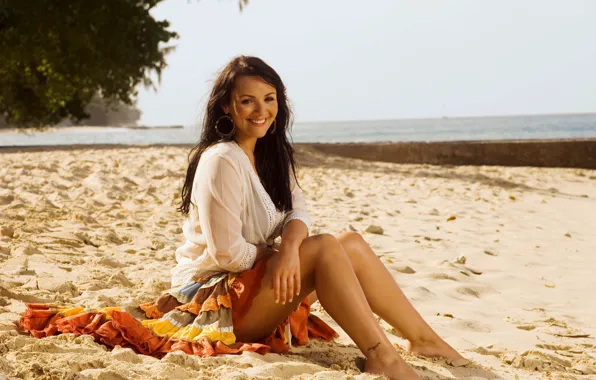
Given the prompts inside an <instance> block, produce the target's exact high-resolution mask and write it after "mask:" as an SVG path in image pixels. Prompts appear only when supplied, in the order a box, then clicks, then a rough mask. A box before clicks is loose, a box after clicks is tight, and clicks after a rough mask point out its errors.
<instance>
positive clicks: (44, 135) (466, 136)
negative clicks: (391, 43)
mask: <svg viewBox="0 0 596 380" xmlns="http://www.w3.org/2000/svg"><path fill="white" fill-rule="evenodd" d="M199 135H200V129H199V128H197V127H192V126H188V127H183V128H158V129H151V128H149V129H129V128H109V127H107V128H101V129H99V128H94V129H84V128H82V129H80V130H77V129H76V128H68V129H63V130H61V129H56V130H53V131H48V132H37V133H32V134H23V133H14V132H8V131H0V146H40V145H41V146H47V145H89V144H127V145H128V144H135V145H151V144H194V143H196V142H197V141H198V138H199ZM291 136H292V140H293V141H294V142H296V143H345V142H399V141H474V140H476V141H477V140H527V139H531V140H543V139H574V138H596V114H566V115H528V116H495V117H457V118H440V119H400V120H370V121H337V122H313V123H297V124H295V125H294V126H293V128H292V133H291Z"/></svg>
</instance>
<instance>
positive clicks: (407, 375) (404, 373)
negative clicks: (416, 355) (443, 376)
mask: <svg viewBox="0 0 596 380" xmlns="http://www.w3.org/2000/svg"><path fill="white" fill-rule="evenodd" d="M364 372H367V373H376V374H382V375H385V376H387V377H388V378H389V379H391V380H420V377H419V376H418V375H417V374H416V372H414V370H413V369H412V368H411V367H410V366H409V365H408V363H406V362H405V361H404V360H403V359H402V358H400V357H397V359H390V360H379V359H375V358H369V359H366V361H365V363H364Z"/></svg>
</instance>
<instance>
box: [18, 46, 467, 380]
mask: <svg viewBox="0 0 596 380" xmlns="http://www.w3.org/2000/svg"><path fill="white" fill-rule="evenodd" d="M290 124H291V111H290V107H289V105H288V100H287V98H286V92H285V87H284V85H283V83H282V81H281V79H280V77H279V76H278V74H277V73H276V72H275V71H274V70H273V69H272V68H271V67H269V66H268V65H267V64H266V63H264V62H263V61H262V60H260V59H258V58H255V57H245V56H240V57H237V58H235V59H233V60H232V61H231V62H230V63H229V64H228V65H227V66H226V67H225V68H224V69H223V71H222V72H221V73H220V74H219V76H218V78H217V80H216V81H215V84H214V86H213V90H212V92H211V96H210V99H209V102H208V104H207V110H206V116H205V120H204V125H203V132H202V136H201V141H200V142H199V144H198V145H197V146H196V147H195V148H194V149H193V150H192V151H191V155H190V164H189V167H188V170H187V173H186V180H185V183H184V186H183V190H182V203H181V205H180V207H179V210H180V211H181V212H182V213H184V214H186V215H188V219H187V220H186V222H185V223H184V226H183V232H184V235H185V238H186V243H185V244H184V245H183V246H181V247H180V248H178V249H177V251H176V260H177V262H178V264H177V265H176V266H175V267H174V268H173V269H172V286H173V288H172V289H170V290H169V291H168V292H166V293H164V294H163V295H162V296H161V297H159V298H158V299H157V300H156V301H155V302H153V303H149V304H144V305H141V306H140V307H141V309H142V310H143V311H144V312H145V314H146V316H147V317H148V318H149V319H147V320H144V321H141V322H138V321H137V320H135V319H134V318H133V317H132V315H130V314H128V313H126V312H123V311H121V310H120V309H119V308H112V309H109V310H107V309H103V310H95V311H92V312H83V310H82V309H81V308H70V309H68V308H60V307H58V306H55V305H28V308H29V310H28V311H27V312H26V313H25V314H24V315H23V317H22V319H21V326H23V328H25V329H27V330H29V331H31V332H32V334H33V335H34V336H39V337H42V336H47V335H53V334H56V333H60V332H75V333H86V334H92V335H94V336H95V337H96V340H98V341H100V342H103V343H105V344H107V345H111V346H114V345H115V344H120V345H124V346H128V347H132V348H134V349H135V350H136V351H137V352H141V353H145V354H149V355H154V356H157V357H161V356H163V355H165V353H166V352H169V351H173V350H183V351H185V352H187V353H190V354H198V355H215V354H218V353H237V352H240V351H245V350H249V351H258V352H261V353H265V352H268V351H269V350H271V351H273V352H284V351H287V350H288V348H289V345H291V342H292V337H294V338H295V340H296V341H297V342H298V343H299V344H304V343H306V342H307V341H308V337H309V336H310V337H320V338H323V339H327V340H330V339H332V338H333V337H335V336H336V334H335V332H334V331H333V330H332V329H331V328H330V327H329V326H327V325H326V324H325V323H324V322H322V321H321V320H320V319H318V318H316V317H315V316H314V315H311V314H310V312H309V308H310V304H311V303H312V302H314V301H315V300H317V298H318V299H319V301H320V303H321V305H322V306H323V307H324V308H325V310H326V311H327V312H328V313H329V315H330V316H331V317H332V318H333V319H334V320H335V321H336V322H337V323H338V324H339V325H340V326H341V328H342V329H344V330H345V331H346V333H347V334H348V335H349V336H350V337H351V338H352V339H353V340H354V342H355V343H356V345H357V346H358V347H359V348H360V350H361V351H362V353H363V354H364V356H365V357H366V362H365V365H364V369H365V370H366V371H367V372H372V373H384V374H386V375H387V376H389V377H390V378H391V379H417V378H418V376H417V375H416V373H415V372H414V371H413V370H412V369H411V368H410V367H409V366H408V365H407V364H406V363H405V361H404V360H403V359H402V358H401V357H400V356H399V354H398V353H397V351H396V350H395V348H394V347H393V346H392V345H391V343H390V342H389V340H388V339H387V337H386V336H385V334H384V332H383V330H382V329H381V327H380V326H379V324H378V323H377V321H376V318H375V316H374V315H373V312H374V313H376V314H377V315H379V316H380V317H381V318H383V319H384V320H385V321H387V322H388V323H389V324H391V325H392V326H393V327H395V329H397V330H398V331H399V332H400V333H401V334H402V336H403V337H404V338H405V339H407V340H408V341H409V347H408V348H409V350H410V351H411V352H413V353H416V354H420V355H424V356H429V357H439V356H440V357H445V358H448V359H462V357H461V356H460V355H459V354H458V353H457V352H456V351H455V350H454V349H453V348H452V347H450V346H449V345H448V344H447V343H446V342H444V341H443V340H442V339H441V338H440V337H439V336H438V335H437V334H436V333H435V332H434V331H433V330H432V329H431V328H430V327H429V326H428V324H427V323H426V322H425V321H424V320H423V319H422V317H421V316H420V315H419V314H418V312H416V310H415V309H414V308H413V306H412V305H411V304H410V302H409V301H408V300H407V299H406V297H405V296H404V294H403V293H402V291H401V290H400V288H399V287H398V285H397V284H396V283H395V281H394V280H393V278H392V276H391V275H390V273H389V272H388V271H387V269H386V268H385V266H384V265H383V264H382V263H381V261H380V260H379V259H378V258H377V256H376V255H375V254H374V252H373V251H372V250H371V248H370V247H369V246H368V244H367V243H366V242H365V241H364V240H363V239H362V237H361V236H360V235H359V234H357V233H342V234H339V235H337V236H333V235H329V234H321V235H315V236H309V234H308V228H309V224H310V220H309V218H308V214H307V213H306V204H305V201H304V198H303V196H302V194H301V191H300V188H299V187H298V184H297V181H296V175H295V167H294V157H293V149H292V146H291V145H290V143H289V141H288V138H287V133H286V132H287V130H288V128H289V127H290ZM278 237H281V242H280V243H276V242H275V239H276V238H278ZM240 342H244V343H240Z"/></svg>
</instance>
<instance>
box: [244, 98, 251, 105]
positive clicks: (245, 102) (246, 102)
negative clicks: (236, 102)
mask: <svg viewBox="0 0 596 380" xmlns="http://www.w3.org/2000/svg"><path fill="white" fill-rule="evenodd" d="M250 102H251V100H250V99H244V100H243V101H242V104H248V103H250Z"/></svg>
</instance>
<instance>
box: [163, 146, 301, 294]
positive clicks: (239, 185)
mask: <svg viewBox="0 0 596 380" xmlns="http://www.w3.org/2000/svg"><path fill="white" fill-rule="evenodd" d="M291 186H292V204H293V209H292V210H291V211H289V212H280V211H278V210H277V209H276V207H275V205H274V204H273V201H272V200H271V198H270V197H269V194H268V193H267V191H266V190H265V188H264V187H263V184H262V183H261V180H260V178H259V176H258V174H257V173H256V171H255V170H254V168H253V166H252V164H251V163H250V160H249V158H248V156H247V155H246V153H245V152H244V151H243V150H242V149H241V148H240V147H239V146H238V144H237V143H236V142H234V141H231V142H221V143H217V144H215V145H213V146H211V147H209V148H208V149H207V150H205V152H203V154H202V155H201V159H200V160H199V164H198V166H197V171H196V173H195V178H194V182H193V186H192V193H191V205H190V210H189V215H188V219H187V220H186V221H185V222H184V225H183V227H182V231H183V233H184V237H185V238H186V242H185V244H184V245H182V246H181V247H179V248H178V249H177V250H176V261H177V263H178V264H177V265H176V266H175V267H174V268H173V269H172V271H171V274H172V286H173V287H174V286H179V285H185V284H187V283H189V282H191V281H193V278H196V277H204V276H207V275H211V274H215V273H221V272H242V271H245V270H247V269H250V268H252V266H253V264H254V263H255V259H256V254H257V246H267V245H272V244H273V241H274V239H275V238H277V237H278V236H280V235H281V233H282V231H283V228H284V227H285V225H286V224H287V223H288V222H289V221H290V220H293V219H299V220H302V221H303V222H304V223H305V224H306V226H307V227H308V228H310V218H309V217H308V214H307V211H306V202H305V200H304V197H303V196H302V192H301V191H300V188H299V187H298V186H296V181H295V180H294V178H293V176H291Z"/></svg>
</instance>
